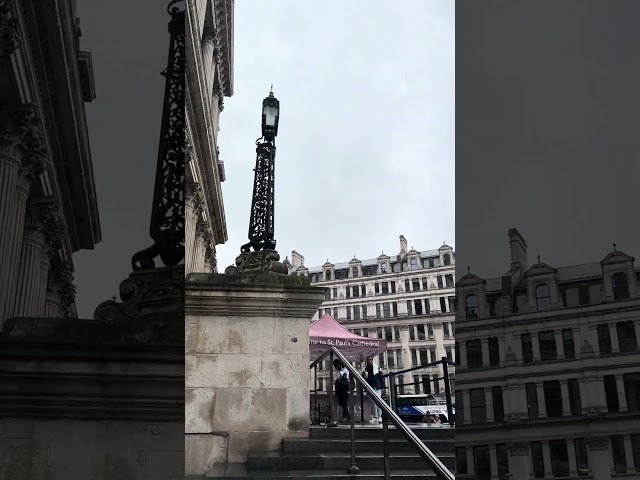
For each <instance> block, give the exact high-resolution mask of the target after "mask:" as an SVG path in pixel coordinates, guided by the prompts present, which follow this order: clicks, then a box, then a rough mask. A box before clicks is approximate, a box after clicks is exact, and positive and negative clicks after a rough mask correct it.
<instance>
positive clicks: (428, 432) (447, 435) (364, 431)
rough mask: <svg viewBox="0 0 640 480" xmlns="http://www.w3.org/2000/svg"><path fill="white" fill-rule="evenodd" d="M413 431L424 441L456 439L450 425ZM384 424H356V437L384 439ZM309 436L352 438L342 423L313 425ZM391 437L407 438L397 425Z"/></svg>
mask: <svg viewBox="0 0 640 480" xmlns="http://www.w3.org/2000/svg"><path fill="white" fill-rule="evenodd" d="M411 430H412V432H413V433H414V434H415V435H416V436H417V437H418V438H419V439H420V440H422V441H423V442H424V441H429V440H433V441H440V440H447V439H451V440H453V439H455V436H456V430H455V429H454V428H449V427H425V428H412V429H411ZM382 436H383V432H382V425H372V424H369V425H365V426H360V425H356V428H355V437H356V439H376V438H379V439H382ZM309 438H313V439H327V440H331V439H333V440H345V439H350V438H351V428H350V427H348V426H346V425H340V426H338V427H315V426H314V427H311V428H310V429H309ZM389 438H390V439H405V437H404V435H403V434H402V432H400V431H399V430H396V428H395V427H389Z"/></svg>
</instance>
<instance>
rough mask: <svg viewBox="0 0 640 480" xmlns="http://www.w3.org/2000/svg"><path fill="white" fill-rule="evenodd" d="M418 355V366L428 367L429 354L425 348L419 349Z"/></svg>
mask: <svg viewBox="0 0 640 480" xmlns="http://www.w3.org/2000/svg"><path fill="white" fill-rule="evenodd" d="M419 353H420V365H428V364H429V352H428V351H427V349H426V348H421V349H420V350H419Z"/></svg>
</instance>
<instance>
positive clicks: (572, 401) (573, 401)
mask: <svg viewBox="0 0 640 480" xmlns="http://www.w3.org/2000/svg"><path fill="white" fill-rule="evenodd" d="M567 387H568V389H569V407H570V408H571V415H573V416H574V417H578V416H580V415H582V400H581V397H580V383H579V382H578V379H577V378H570V379H569V380H568V381H567Z"/></svg>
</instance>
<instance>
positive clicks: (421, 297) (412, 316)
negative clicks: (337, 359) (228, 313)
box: [285, 235, 455, 394]
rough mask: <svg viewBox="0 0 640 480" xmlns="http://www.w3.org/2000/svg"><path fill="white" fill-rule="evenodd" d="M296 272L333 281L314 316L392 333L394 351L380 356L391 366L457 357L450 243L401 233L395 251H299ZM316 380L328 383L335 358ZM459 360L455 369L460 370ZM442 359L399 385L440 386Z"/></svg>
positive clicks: (320, 282) (362, 331)
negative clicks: (414, 244)
mask: <svg viewBox="0 0 640 480" xmlns="http://www.w3.org/2000/svg"><path fill="white" fill-rule="evenodd" d="M291 258H292V259H291V261H289V260H288V259H287V260H285V263H289V267H290V274H292V275H305V276H308V277H310V278H311V284H312V285H314V286H317V287H321V288H324V289H326V292H325V301H324V302H323V303H322V305H321V306H320V309H319V310H318V312H317V313H316V314H315V315H314V317H313V320H316V319H318V318H319V317H320V316H322V315H324V314H325V313H328V314H330V315H331V316H333V318H335V319H336V320H338V321H339V322H340V323H341V324H342V325H343V326H344V327H345V328H347V329H348V330H350V331H351V332H353V333H356V334H358V335H363V336H365V337H371V338H385V339H386V340H387V346H388V348H387V352H386V353H384V354H382V355H380V358H379V359H377V362H378V364H379V365H380V366H382V367H384V368H385V371H386V373H388V372H396V371H400V370H405V369H407V368H411V367H414V366H418V365H424V364H428V363H432V362H435V361H437V360H440V359H441V358H442V357H448V358H450V359H451V360H454V361H455V359H454V343H455V342H454V334H455V329H454V308H455V307H454V305H455V298H454V293H455V286H454V274H455V254H454V251H453V249H452V248H451V247H450V246H448V245H446V244H444V245H442V246H441V247H440V248H439V249H437V250H427V251H418V250H415V249H414V248H408V243H407V240H406V239H405V238H404V236H402V235H401V236H400V251H399V253H398V254H397V255H393V256H389V255H386V254H385V253H384V252H383V253H381V254H380V255H379V256H378V257H377V258H373V259H367V260H359V259H357V258H356V257H354V258H353V259H351V260H350V261H348V262H343V263H337V264H333V263H331V262H329V261H328V260H327V262H326V263H325V264H324V265H322V266H321V267H311V268H308V267H306V266H305V265H304V257H303V256H302V255H300V254H299V253H298V252H295V251H294V252H292V257H291ZM323 363H324V364H323V365H322V369H323V370H322V371H321V372H319V375H318V378H319V382H320V385H319V386H318V387H317V388H322V389H323V390H327V389H328V388H329V386H330V385H329V373H328V370H327V368H328V366H329V365H328V363H329V362H323ZM453 370H454V369H453V368H450V369H449V371H450V373H451V374H452V377H451V378H452V380H453V378H454V376H453V373H454V372H453ZM437 377H442V367H440V366H438V367H430V368H426V369H421V370H417V371H415V372H409V373H405V374H404V375H402V376H399V377H398V382H401V383H400V388H399V392H400V393H406V394H409V393H424V392H428V393H440V391H442V390H443V389H444V384H443V383H442V381H438V380H436V378H437Z"/></svg>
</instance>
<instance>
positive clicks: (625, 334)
mask: <svg viewBox="0 0 640 480" xmlns="http://www.w3.org/2000/svg"><path fill="white" fill-rule="evenodd" d="M616 330H617V332H618V347H619V349H620V352H621V353H628V352H636V351H637V350H638V341H637V339H636V327H635V325H634V324H633V320H628V321H626V322H618V323H616Z"/></svg>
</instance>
